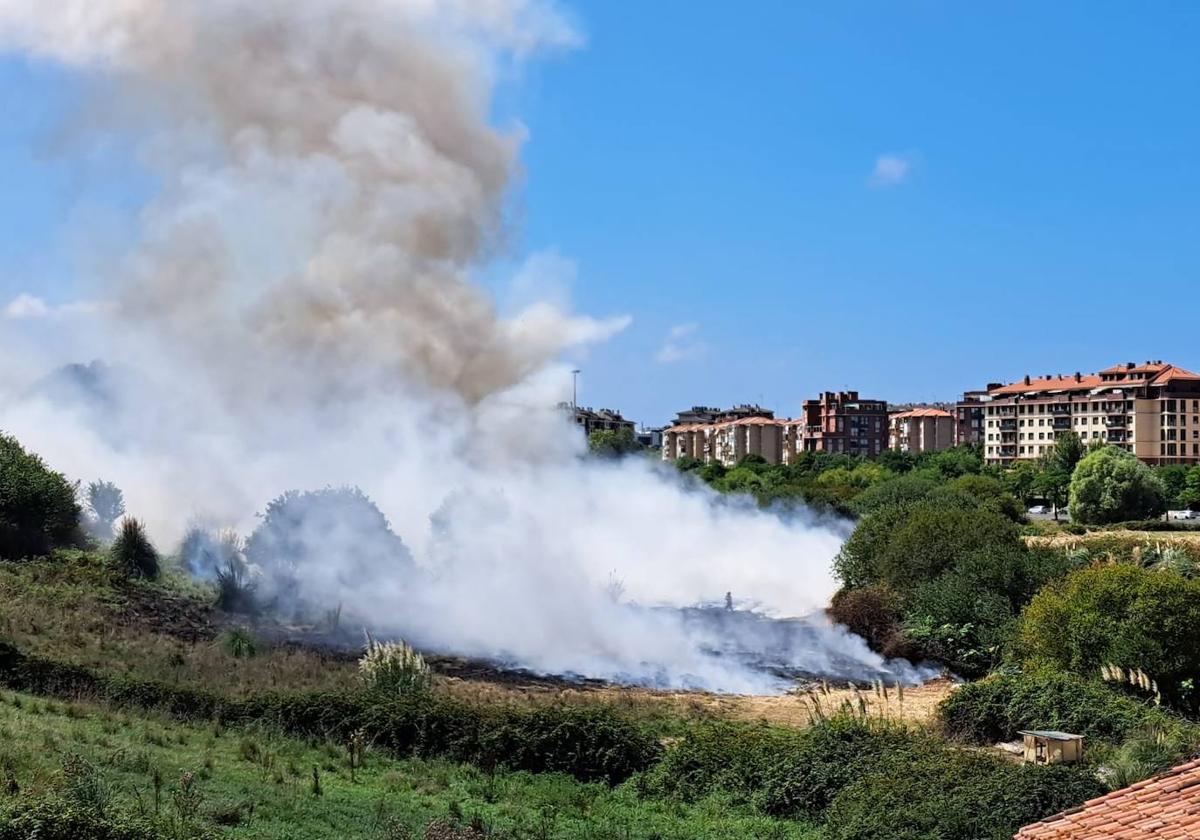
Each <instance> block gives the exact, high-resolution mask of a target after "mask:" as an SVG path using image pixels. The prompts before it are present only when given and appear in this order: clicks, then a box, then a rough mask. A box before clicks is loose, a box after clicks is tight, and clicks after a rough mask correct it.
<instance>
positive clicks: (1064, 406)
mask: <svg viewBox="0 0 1200 840" xmlns="http://www.w3.org/2000/svg"><path fill="white" fill-rule="evenodd" d="M1050 413H1051V414H1053V415H1056V416H1057V415H1060V414H1063V415H1069V414H1070V413H1071V404H1070V403H1055V404H1054V405H1052V406H1050Z"/></svg>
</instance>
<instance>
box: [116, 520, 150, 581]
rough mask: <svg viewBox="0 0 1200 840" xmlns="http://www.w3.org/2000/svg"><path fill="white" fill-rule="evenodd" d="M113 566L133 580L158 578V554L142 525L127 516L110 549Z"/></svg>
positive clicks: (122, 521)
mask: <svg viewBox="0 0 1200 840" xmlns="http://www.w3.org/2000/svg"><path fill="white" fill-rule="evenodd" d="M109 558H110V559H111V560H112V564H113V566H114V567H115V568H116V569H117V570H119V571H120V572H121V573H122V574H124V575H126V576H127V577H131V578H148V579H150V580H154V579H155V578H157V577H158V571H159V568H158V552H157V551H155V550H154V546H153V545H152V544H151V543H150V538H149V537H147V536H146V529H145V528H144V527H143V526H142V523H141V522H139V521H138V520H136V519H134V518H133V517H130V516H127V517H125V519H123V520H121V531H120V533H119V534H117V538H116V540H114V541H113V544H112V547H111V548H110V549H109Z"/></svg>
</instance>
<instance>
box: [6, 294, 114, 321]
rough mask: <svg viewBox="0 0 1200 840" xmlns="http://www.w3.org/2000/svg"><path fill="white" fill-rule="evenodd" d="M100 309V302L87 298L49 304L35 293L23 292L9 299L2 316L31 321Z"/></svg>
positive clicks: (81, 313) (14, 319)
mask: <svg viewBox="0 0 1200 840" xmlns="http://www.w3.org/2000/svg"><path fill="white" fill-rule="evenodd" d="M98 309H100V304H98V303H96V302H94V301H88V300H76V301H70V302H68V303H60V304H49V303H46V301H45V300H43V299H42V298H40V297H38V296H37V295H31V294H28V293H25V292H22V293H21V294H19V295H17V296H16V297H15V298H13V299H12V300H10V301H9V302H8V304H7V305H6V306H5V307H4V310H3V312H4V317H5V318H7V319H9V320H11V321H33V320H41V319H46V318H69V317H72V316H75V315H91V314H92V313H93V312H96V311H97V310H98Z"/></svg>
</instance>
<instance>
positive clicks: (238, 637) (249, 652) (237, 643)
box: [220, 627, 258, 659]
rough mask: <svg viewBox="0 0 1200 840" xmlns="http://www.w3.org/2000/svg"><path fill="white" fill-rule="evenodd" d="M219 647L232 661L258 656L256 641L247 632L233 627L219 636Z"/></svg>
mask: <svg viewBox="0 0 1200 840" xmlns="http://www.w3.org/2000/svg"><path fill="white" fill-rule="evenodd" d="M220 644H221V647H223V648H225V651H226V653H228V654H229V655H230V656H232V657H233V658H234V659H250V658H251V657H253V656H256V655H258V640H257V639H255V638H254V635H253V634H252V633H251V632H250V631H249V630H245V629H243V628H241V627H235V628H233V629H232V630H227V631H225V632H224V633H223V634H221V638H220Z"/></svg>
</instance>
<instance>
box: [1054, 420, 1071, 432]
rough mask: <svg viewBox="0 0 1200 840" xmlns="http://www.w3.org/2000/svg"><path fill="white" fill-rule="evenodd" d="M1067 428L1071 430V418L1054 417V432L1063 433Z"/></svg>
mask: <svg viewBox="0 0 1200 840" xmlns="http://www.w3.org/2000/svg"><path fill="white" fill-rule="evenodd" d="M1069 428H1071V418H1070V417H1055V418H1054V430H1055V431H1056V432H1057V431H1064V430H1066V429H1069Z"/></svg>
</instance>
